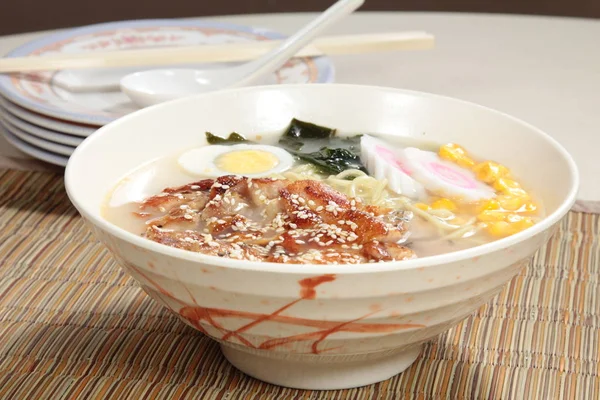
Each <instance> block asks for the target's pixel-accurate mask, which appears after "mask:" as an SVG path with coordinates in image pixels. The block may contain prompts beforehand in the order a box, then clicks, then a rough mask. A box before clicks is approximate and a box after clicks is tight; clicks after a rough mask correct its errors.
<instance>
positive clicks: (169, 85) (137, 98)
mask: <svg viewBox="0 0 600 400" xmlns="http://www.w3.org/2000/svg"><path fill="white" fill-rule="evenodd" d="M364 1H365V0H339V1H337V2H336V3H335V4H333V5H332V6H331V7H329V8H328V9H327V10H325V11H324V12H323V13H322V14H321V15H319V16H318V17H317V18H316V19H314V20H313V21H311V22H310V23H309V24H308V25H306V26H304V27H303V28H302V29H300V30H299V31H298V32H296V33H295V34H294V35H292V36H290V37H289V38H288V39H287V40H285V41H284V42H283V43H281V45H280V46H278V47H276V48H275V49H273V50H272V51H270V52H269V53H267V54H265V55H264V56H262V57H260V58H258V59H256V60H254V61H251V62H248V63H245V64H242V65H238V66H236V67H231V68H223V69H212V70H197V69H178V68H172V69H153V70H148V71H140V72H135V73H133V74H129V75H127V76H125V77H124V78H123V79H121V90H122V91H123V92H124V93H125V94H126V95H127V96H128V97H129V98H130V99H131V100H132V101H133V102H134V103H136V104H137V105H138V106H140V107H147V106H150V105H153V104H158V103H161V102H163V101H168V100H173V99H176V98H179V97H184V96H189V95H193V94H197V93H202V92H209V91H214V90H219V89H224V88H232V87H240V86H248V85H251V84H253V83H254V82H256V81H257V80H258V79H260V78H261V77H263V76H265V75H267V74H270V73H272V72H274V71H276V70H277V69H278V68H280V67H281V66H282V65H283V64H285V63H286V62H287V60H289V59H290V58H291V57H292V56H293V55H294V54H296V53H297V52H298V51H300V50H301V49H302V48H304V47H305V46H306V45H307V44H309V43H310V42H311V41H312V40H313V39H314V38H315V37H316V36H317V35H318V34H319V33H321V32H322V31H323V30H324V29H325V28H327V27H328V26H330V25H332V24H333V23H335V22H337V21H338V20H339V19H341V18H342V17H344V16H346V15H348V14H350V13H352V12H353V11H354V10H356V9H357V8H358V7H360V6H361V5H362V4H363V3H364Z"/></svg>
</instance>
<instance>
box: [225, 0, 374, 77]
mask: <svg viewBox="0 0 600 400" xmlns="http://www.w3.org/2000/svg"><path fill="white" fill-rule="evenodd" d="M364 2H365V0H338V1H337V2H336V3H334V4H333V5H331V6H330V7H329V8H328V9H327V10H325V11H324V12H323V13H321V14H320V15H319V16H318V17H317V18H315V19H314V20H312V21H311V22H309V23H308V24H307V25H305V26H304V27H303V28H302V29H300V30H299V31H298V32H296V33H295V34H293V35H292V36H290V37H289V38H288V39H287V40H285V41H283V42H282V43H281V44H280V45H279V46H278V47H276V48H275V49H273V50H271V51H270V52H268V53H267V54H265V55H264V56H262V57H260V58H258V59H256V60H254V61H251V62H249V63H247V64H246V65H244V67H245V68H244V69H245V70H246V68H247V70H246V71H248V74H247V75H246V76H245V77H244V78H243V79H241V80H239V81H237V82H235V84H234V85H232V86H247V85H249V84H251V83H252V82H254V81H256V80H257V79H258V78H259V77H261V76H264V75H266V74H269V73H271V72H274V71H276V70H277V69H279V68H280V67H281V66H282V65H284V64H285V63H286V62H287V60H289V59H290V58H292V57H293V56H294V54H296V53H297V52H298V51H299V50H301V49H302V48H304V47H305V46H306V45H307V44H309V43H310V42H312V40H313V39H314V38H315V37H316V36H317V35H319V34H320V33H321V32H322V31H323V30H325V29H326V28H327V27H329V26H330V25H332V24H334V23H335V22H337V21H338V20H340V19H342V18H343V17H345V16H347V15H348V14H351V13H352V12H353V11H354V10H356V9H357V8H359V7H360V6H361V5H362V4H363V3H364Z"/></svg>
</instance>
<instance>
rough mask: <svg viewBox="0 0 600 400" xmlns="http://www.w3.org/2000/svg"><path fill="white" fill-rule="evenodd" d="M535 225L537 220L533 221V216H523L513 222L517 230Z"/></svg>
mask: <svg viewBox="0 0 600 400" xmlns="http://www.w3.org/2000/svg"><path fill="white" fill-rule="evenodd" d="M533 225H535V222H533V220H532V219H531V218H523V219H521V220H519V221H516V222H514V223H513V227H514V228H515V229H516V230H517V232H521V231H523V230H525V229H527V228H531V227H532V226H533Z"/></svg>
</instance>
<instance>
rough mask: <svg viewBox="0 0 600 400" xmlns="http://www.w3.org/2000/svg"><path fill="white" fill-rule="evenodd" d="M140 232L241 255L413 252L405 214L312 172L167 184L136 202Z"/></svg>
mask: <svg viewBox="0 0 600 400" xmlns="http://www.w3.org/2000/svg"><path fill="white" fill-rule="evenodd" d="M136 215H138V217H140V218H144V219H145V220H146V224H147V229H146V231H145V232H143V235H144V236H145V237H147V238H148V239H150V240H153V241H156V242H158V243H162V244H165V245H167V246H172V247H177V248H180V249H185V250H189V251H194V252H199V253H204V254H208V255H214V256H219V257H229V258H236V259H241V260H251V261H268V262H280V263H297V264H306V263H311V264H348V263H351V264H356V263H365V262H381V261H393V260H405V259H409V258H414V257H415V254H414V252H413V251H412V250H411V249H409V248H407V247H405V246H403V245H402V243H403V242H404V241H405V240H406V238H407V235H408V229H407V224H408V220H409V218H408V215H407V214H405V213H404V212H402V211H398V210H391V209H386V208H381V207H374V206H368V205H363V204H362V203H361V202H360V201H359V200H358V199H353V198H348V197H346V196H345V195H343V194H342V193H339V192H337V191H335V190H333V189H332V188H331V187H329V186H328V185H326V184H324V183H322V182H320V181H315V180H300V181H295V182H291V181H288V180H281V179H279V180H276V179H270V178H260V179H250V178H245V177H239V176H230V175H228V176H222V177H220V178H218V179H216V180H212V179H206V180H202V181H199V182H194V183H190V184H188V185H184V186H180V187H176V188H167V189H165V190H164V191H163V192H162V193H160V194H159V195H156V196H153V197H150V198H148V199H146V200H145V201H144V202H143V203H142V204H140V212H139V213H137V214H136Z"/></svg>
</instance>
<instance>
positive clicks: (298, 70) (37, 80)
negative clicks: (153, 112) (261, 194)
mask: <svg viewBox="0 0 600 400" xmlns="http://www.w3.org/2000/svg"><path fill="white" fill-rule="evenodd" d="M283 37H284V36H283V35H282V34H279V33H277V32H273V31H270V30H267V29H262V28H256V27H250V26H240V25H234V24H228V23H222V22H213V21H203V20H194V21H191V20H177V19H173V20H138V21H124V22H114V23H105V24H97V25H90V26H86V27H82V28H75V29H70V30H67V31H64V32H60V33H58V34H54V35H49V36H46V37H43V38H40V39H37V40H34V41H32V42H30V43H27V44H25V45H23V46H21V47H19V48H17V49H15V50H13V51H12V52H10V53H9V54H8V55H7V57H24V56H39V55H58V54H68V53H81V52H86V51H118V50H129V49H139V48H148V47H165V46H192V45H202V44H219V43H232V42H248V41H258V40H268V39H281V38H283ZM223 66H224V65H219V64H216V63H211V64H205V65H202V66H201V67H202V68H219V67H223ZM143 69H147V68H144V67H135V68H106V69H81V70H62V71H54V72H36V73H27V74H12V75H0V95H2V96H3V97H4V98H6V99H7V100H8V101H10V102H12V103H15V104H17V105H19V106H21V107H23V108H25V109H28V110H31V111H34V112H36V113H39V114H42V115H45V116H48V117H52V118H57V119H60V120H64V121H70V122H75V123H80V124H90V125H96V126H101V125H104V124H106V123H108V122H111V121H113V120H115V119H117V118H119V117H121V116H124V115H126V114H129V113H131V112H133V111H135V110H137V107H136V106H135V105H134V104H133V103H132V102H131V101H130V100H129V99H128V98H127V96H125V95H124V94H123V93H121V92H120V90H119V89H118V87H114V88H110V89H107V88H106V87H104V88H102V87H99V88H94V87H93V84H94V82H101V81H111V80H112V81H118V78H120V77H121V76H124V75H126V74H128V73H131V72H134V71H136V70H143ZM333 80H334V68H333V65H332V63H331V60H330V59H329V58H328V57H325V56H319V57H305V58H295V59H293V60H290V61H289V62H288V63H287V64H285V65H284V66H283V67H282V68H280V69H279V70H278V71H276V72H275V73H273V74H272V75H271V76H269V77H267V78H266V79H265V82H263V83H264V84H279V83H328V82H333ZM65 81H71V82H84V83H89V84H90V85H91V86H90V88H91V89H89V90H83V91H80V90H69V89H68V88H65V85H61V84H59V83H60V82H65Z"/></svg>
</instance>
